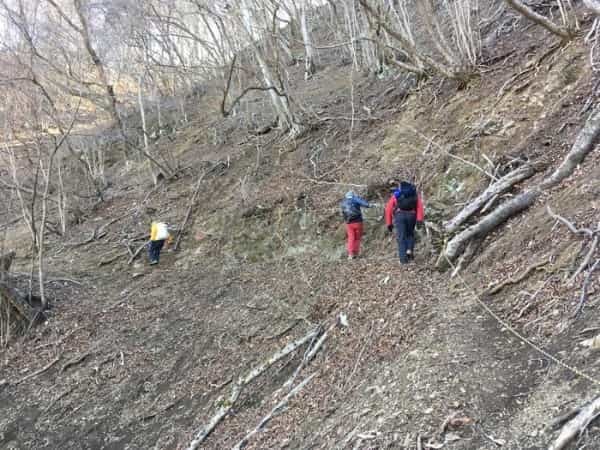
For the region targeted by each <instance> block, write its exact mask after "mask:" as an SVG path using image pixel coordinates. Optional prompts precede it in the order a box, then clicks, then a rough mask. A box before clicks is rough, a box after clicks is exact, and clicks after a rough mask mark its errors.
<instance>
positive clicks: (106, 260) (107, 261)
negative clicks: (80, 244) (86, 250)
mask: <svg viewBox="0 0 600 450" xmlns="http://www.w3.org/2000/svg"><path fill="white" fill-rule="evenodd" d="M121 256H123V254H122V253H118V254H117V255H114V256H113V257H112V258H109V259H104V260H102V261H100V262H99V263H98V267H102V266H106V265H108V264H111V263H114V262H115V261H116V260H117V259H119V258H120V257H121Z"/></svg>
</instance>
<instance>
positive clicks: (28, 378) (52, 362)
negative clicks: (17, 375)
mask: <svg viewBox="0 0 600 450" xmlns="http://www.w3.org/2000/svg"><path fill="white" fill-rule="evenodd" d="M58 361H60V355H59V356H57V357H56V358H54V359H53V360H52V361H50V362H49V363H48V364H46V365H45V366H44V367H42V368H41V369H40V370H37V371H35V372H33V373H30V374H29V375H27V376H25V377H23V378H21V379H20V380H18V381H15V382H14V383H13V384H14V385H15V386H16V385H18V384H21V383H24V382H25V381H27V380H30V379H31V378H34V377H37V376H38V375H41V374H42V373H44V372H45V371H47V370H49V369H50V368H51V367H52V366H53V365H54V364H56V363H57V362H58Z"/></svg>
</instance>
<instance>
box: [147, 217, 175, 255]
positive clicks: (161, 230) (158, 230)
mask: <svg viewBox="0 0 600 450" xmlns="http://www.w3.org/2000/svg"><path fill="white" fill-rule="evenodd" d="M172 240H173V238H172V237H171V234H170V233H169V227H168V226H167V224H166V223H164V222H152V225H151V227H150V245H149V246H148V257H149V258H150V265H151V266H153V265H155V264H158V260H159V259H160V251H161V250H162V248H163V246H164V245H165V241H166V242H167V245H168V244H170V243H171V241H172Z"/></svg>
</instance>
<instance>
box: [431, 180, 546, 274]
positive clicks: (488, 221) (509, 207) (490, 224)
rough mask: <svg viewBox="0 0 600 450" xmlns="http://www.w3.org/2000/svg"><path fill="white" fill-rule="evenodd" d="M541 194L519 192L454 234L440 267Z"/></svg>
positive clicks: (525, 207) (445, 265) (532, 202)
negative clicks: (471, 242)
mask: <svg viewBox="0 0 600 450" xmlns="http://www.w3.org/2000/svg"><path fill="white" fill-rule="evenodd" d="M540 195H541V191H539V190H537V189H532V190H529V191H525V192H523V193H522V194H519V195H517V196H516V197H514V198H512V199H510V200H509V201H507V202H505V203H503V204H501V205H500V206H499V207H498V208H496V209H495V210H494V211H493V212H491V213H489V214H488V215H486V216H485V217H484V218H483V219H481V220H480V221H479V222H477V223H476V224H474V225H471V226H470V227H468V228H466V229H465V230H463V231H462V232H460V233H459V234H457V235H456V236H454V237H453V238H452V239H450V241H449V242H448V244H446V248H445V249H444V253H443V255H442V256H443V258H440V259H439V262H438V267H440V268H445V267H447V262H446V260H445V259H446V258H448V259H449V260H450V261H454V260H455V259H456V258H457V257H458V256H459V255H460V253H461V251H462V250H463V248H464V247H465V246H466V244H467V243H468V242H469V241H470V240H471V239H474V238H477V237H484V236H486V235H487V234H488V233H489V232H491V231H492V230H494V229H495V228H496V227H497V226H499V225H501V224H502V223H504V222H506V221H507V220H508V219H510V218H511V217H513V216H515V215H517V214H518V213H520V212H521V211H524V210H526V209H527V208H529V207H530V206H531V205H533V204H534V203H535V201H536V200H537V198H538V197H539V196H540Z"/></svg>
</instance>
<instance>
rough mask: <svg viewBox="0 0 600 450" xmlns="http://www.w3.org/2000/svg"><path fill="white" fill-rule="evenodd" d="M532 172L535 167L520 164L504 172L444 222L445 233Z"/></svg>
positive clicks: (456, 228)
mask: <svg viewBox="0 0 600 450" xmlns="http://www.w3.org/2000/svg"><path fill="white" fill-rule="evenodd" d="M534 173H535V168H534V167H533V166H530V165H526V166H521V167H519V168H517V169H515V170H513V171H512V172H510V173H508V174H506V175H505V176H503V177H502V178H500V179H499V180H498V181H496V182H495V183H492V184H491V185H490V186H488V188H487V189H486V190H484V191H483V192H482V193H481V194H479V195H478V196H477V198H475V200H473V201H472V202H471V203H469V204H468V205H467V206H465V207H464V208H463V209H462V210H461V211H460V212H459V213H458V214H457V215H456V216H455V217H454V218H453V219H452V220H450V221H448V222H446V223H445V224H444V228H445V230H446V233H454V232H455V231H456V230H458V227H460V226H461V225H462V224H463V223H465V222H466V221H467V220H468V219H469V218H470V217H471V216H472V215H473V214H475V213H476V212H477V211H479V210H480V209H481V208H483V207H484V206H485V205H486V204H487V203H488V202H489V201H490V200H492V199H493V198H494V197H496V196H498V195H500V194H504V193H505V192H507V191H508V190H509V189H510V188H512V187H513V186H514V185H515V184H517V183H520V182H521V181H524V180H526V179H527V178H530V177H532V176H533V174H534Z"/></svg>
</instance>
